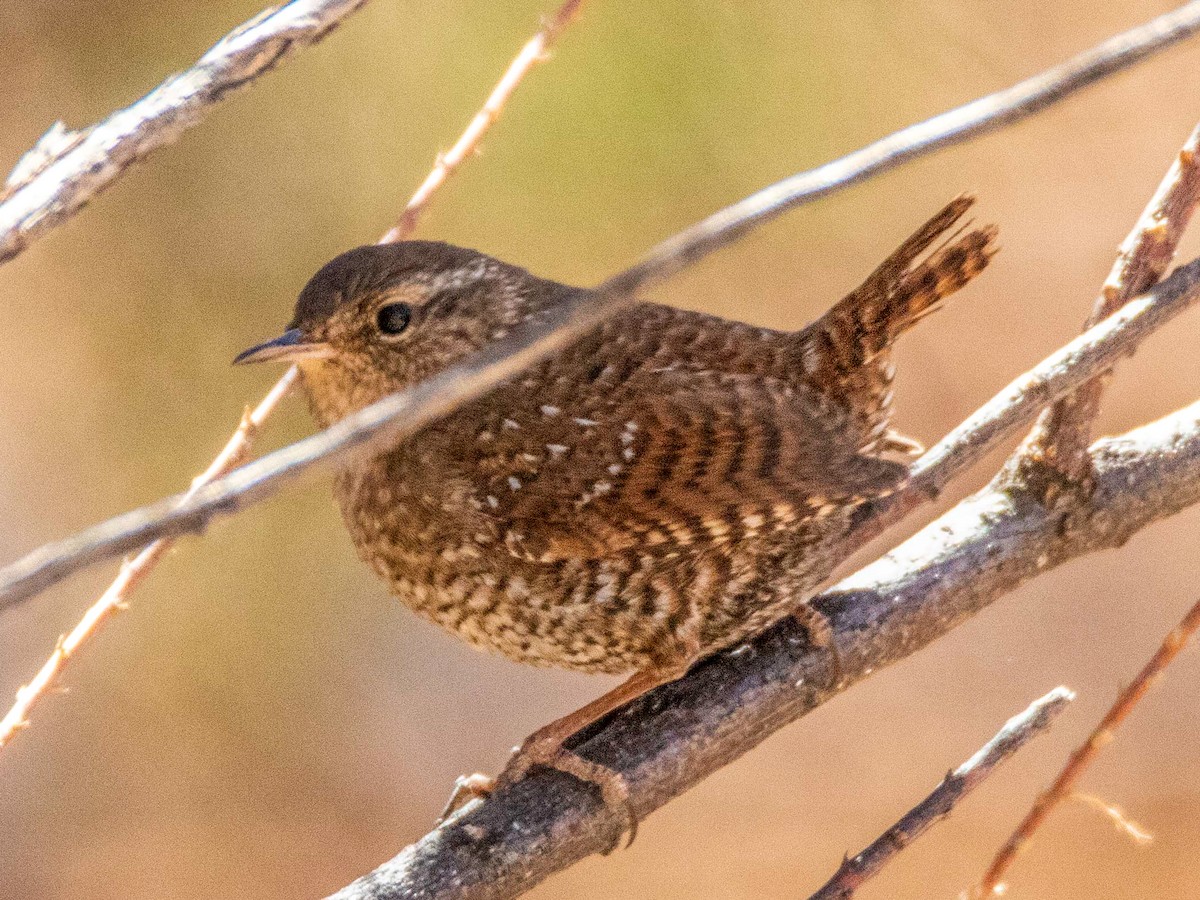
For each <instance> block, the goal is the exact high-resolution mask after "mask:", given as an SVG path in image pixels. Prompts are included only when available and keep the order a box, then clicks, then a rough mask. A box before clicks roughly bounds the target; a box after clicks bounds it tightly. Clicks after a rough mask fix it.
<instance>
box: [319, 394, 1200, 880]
mask: <svg viewBox="0 0 1200 900" xmlns="http://www.w3.org/2000/svg"><path fill="white" fill-rule="evenodd" d="M1091 457H1092V463H1093V465H1094V467H1095V468H1094V471H1095V473H1096V475H1095V477H1096V484H1095V490H1094V491H1093V493H1092V494H1091V496H1090V498H1089V499H1088V501H1087V506H1086V508H1080V509H1076V510H1075V511H1074V514H1073V515H1072V516H1071V518H1070V519H1064V517H1063V516H1062V515H1061V514H1058V513H1055V512H1052V511H1050V510H1047V509H1046V508H1045V507H1044V506H1042V505H1041V504H1040V503H1039V502H1037V501H1036V499H1035V498H1034V496H1033V495H1031V493H1030V492H1029V491H1028V490H1027V489H1026V487H1025V486H1024V485H1023V484H1021V483H1019V482H1016V481H1013V480H1011V478H1009V477H1008V476H1001V477H1000V478H998V479H997V480H996V481H995V482H994V483H993V484H992V485H990V486H989V487H988V488H987V489H985V490H983V491H981V492H980V493H979V494H977V495H975V496H974V497H971V498H969V499H967V500H965V501H964V502H963V503H961V504H959V505H958V506H957V507H955V508H954V509H953V510H951V511H950V512H948V513H947V514H946V515H944V516H942V517H941V518H940V519H938V520H937V521H935V522H933V523H932V524H930V525H929V526H927V527H926V528H924V529H922V530H921V531H920V532H919V533H917V534H916V535H915V536H913V537H912V538H910V539H909V540H908V541H906V542H904V543H903V544H902V545H901V546H900V547H898V548H897V549H896V550H894V551H893V552H891V553H889V554H888V555H887V556H885V557H883V558H881V559H880V560H878V561H876V562H875V563H872V564H871V565H869V566H867V567H866V568H865V569H863V570H861V571H860V572H858V573H856V574H855V575H853V576H852V577H850V578H848V579H846V580H845V581H843V582H841V583H840V584H839V585H837V586H835V587H834V588H833V589H831V590H829V591H827V592H825V593H824V594H822V595H820V596H819V597H818V598H816V600H815V601H814V602H816V603H817V604H818V605H819V606H820V607H821V609H822V610H823V611H824V612H826V614H828V615H829V616H830V618H831V620H832V622H833V626H834V631H835V638H834V640H835V641H836V643H837V649H838V654H839V656H840V660H841V673H842V678H841V679H840V680H839V681H838V682H837V683H836V684H835V683H831V681H830V665H829V654H828V652H827V651H825V650H813V649H810V648H809V647H808V645H807V643H806V640H805V638H804V635H803V632H802V630H801V629H800V627H799V626H797V625H796V624H794V623H793V622H792V621H790V620H787V621H784V622H781V623H780V624H778V625H776V626H774V627H773V628H771V629H769V630H768V631H767V632H766V633H765V634H763V635H762V636H761V637H759V638H758V639H756V640H755V641H753V642H752V643H751V644H750V645H749V648H750V650H749V652H736V653H725V654H721V655H719V656H716V657H713V658H711V659H708V660H705V661H703V662H701V663H700V664H699V665H697V666H696V667H695V668H694V669H693V670H692V671H690V672H689V673H688V674H687V675H686V676H685V677H684V678H682V679H681V680H679V681H677V682H674V683H673V684H668V685H664V686H663V687H661V688H658V689H656V690H654V691H653V692H651V693H650V694H648V695H647V696H646V697H644V698H641V699H640V700H638V701H636V702H635V703H632V704H630V705H629V706H628V707H626V708H624V709H623V710H620V711H619V712H617V713H615V714H614V715H612V716H610V717H608V718H607V719H605V720H603V721H602V722H599V723H597V725H596V726H594V727H593V728H591V729H589V730H588V731H586V732H584V733H583V734H581V735H580V736H579V738H578V739H577V740H576V741H574V742H572V744H571V747H572V749H573V750H575V751H576V752H577V753H580V754H581V755H583V756H585V757H586V758H588V759H591V760H594V761H596V762H598V763H601V764H602V765H605V766H607V767H609V768H611V769H614V770H615V771H617V772H619V773H621V775H622V776H623V777H624V778H625V779H626V782H627V784H628V785H629V790H630V800H631V803H632V806H633V809H634V811H635V812H636V813H637V815H638V816H639V817H645V816H646V815H648V814H650V813H651V812H653V811H654V810H655V809H657V808H658V807H660V806H662V805H663V804H665V803H667V802H668V801H670V800H671V799H672V798H674V797H676V796H678V795H679V794H681V793H683V792H684V791H685V790H687V789H688V788H690V787H691V786H692V785H694V784H696V783H697V782H699V781H701V780H702V779H703V778H705V777H706V776H707V775H709V774H711V773H712V772H714V771H716V770H717V769H719V768H721V767H722V766H724V765H726V764H728V763H730V762H732V761H733V760H734V759H736V758H738V757H739V756H741V755H742V754H743V753H745V752H747V751H748V750H750V749H752V748H753V747H755V746H756V745H757V744H758V743H760V742H761V741H762V740H764V739H765V738H766V737H767V736H768V735H770V734H772V733H773V732H774V731H776V730H778V729H779V728H782V727H783V726H784V725H787V724H788V723H789V722H792V721H794V720H795V719H797V718H799V717H801V716H803V715H804V714H805V713H807V712H809V711H811V710H812V709H814V708H816V707H817V706H819V705H820V704H822V703H824V702H825V701H827V700H829V699H830V698H831V697H833V696H835V695H836V694H838V693H840V692H841V691H842V690H845V689H846V688H847V687H849V686H850V685H852V684H854V683H855V682H857V681H859V680H861V679H863V678H865V677H866V676H867V675H868V674H871V673H873V672H877V671H878V670H879V669H881V668H883V667H884V666H887V665H890V664H891V663H893V662H897V661H898V660H901V659H904V658H905V657H907V656H909V655H911V654H912V653H915V652H916V651H917V650H920V649H921V648H922V647H924V646H926V645H927V644H929V643H930V642H931V641H933V640H935V639H936V638H938V637H940V636H941V635H943V634H945V633H946V632H948V631H950V630H951V629H952V628H954V627H956V626H957V625H959V624H961V623H962V622H964V621H966V620H967V619H968V618H970V617H971V616H972V615H974V614H975V613H977V612H978V611H979V610H981V609H983V608H984V607H986V606H987V605H988V604H990V603H991V602H992V601H994V600H996V599H997V598H999V597H1000V596H1002V595H1003V594H1005V593H1007V592H1008V591H1011V590H1013V589H1014V588H1016V587H1018V586H1020V585H1021V584H1023V583H1024V582H1025V581H1027V580H1028V579H1030V578H1033V577H1035V576H1037V575H1039V574H1041V573H1042V572H1044V571H1046V570H1048V569H1050V568H1053V567H1055V566H1057V565H1061V564H1062V563H1064V562H1067V561H1068V560H1071V559H1074V558H1075V557H1078V556H1081V555H1083V554H1086V553H1092V552H1095V551H1097V550H1101V549H1105V548H1111V547H1118V546H1120V545H1121V544H1123V543H1124V542H1125V541H1127V540H1128V539H1129V538H1130V537H1131V536H1132V535H1133V534H1135V533H1136V532H1137V531H1139V530H1140V529H1142V528H1144V527H1145V526H1146V525H1148V524H1150V523H1151V522H1155V521H1157V520H1159V519H1162V518H1165V517H1167V516H1169V515H1172V514H1174V513H1176V512H1178V511H1179V510H1181V509H1184V508H1186V507H1187V506H1189V505H1191V504H1193V503H1195V502H1197V501H1198V500H1200V403H1198V404H1195V405H1193V406H1190V407H1187V408H1186V409H1183V410H1180V411H1179V412H1176V413H1173V414H1172V415H1170V416H1167V417H1166V418H1164V419H1161V420H1159V421H1157V422H1155V423H1153V424H1151V425H1147V426H1145V427H1143V428H1139V429H1137V430H1136V431H1133V432H1130V433H1129V434H1126V435H1124V436H1122V437H1118V438H1109V439H1105V440H1102V441H1099V442H1097V443H1096V444H1095V445H1093V447H1092V450H1091ZM623 828H624V820H623V818H622V817H621V816H619V815H614V814H613V812H612V811H610V810H609V809H608V808H607V807H605V806H604V805H603V804H602V803H601V802H600V800H599V797H598V795H597V793H596V792H595V790H594V788H591V787H589V786H587V785H585V784H583V783H582V782H578V781H576V780H575V779H574V778H572V777H571V776H569V775H566V774H563V773H561V772H557V771H552V770H546V769H535V770H534V771H532V772H531V773H530V774H529V775H528V776H526V778H525V779H523V780H522V781H520V782H518V783H516V784H514V785H512V786H511V787H508V788H505V789H503V790H501V791H498V792H497V793H496V794H493V795H492V796H491V797H490V798H489V799H488V800H487V801H486V802H483V803H478V804H475V805H472V806H469V807H467V808H466V809H465V810H464V812H463V814H462V815H461V816H459V817H458V818H456V819H454V820H453V821H451V822H448V823H446V824H445V825H443V826H442V827H440V828H438V829H436V830H435V831H433V832H431V833H430V834H428V835H426V836H425V837H424V838H422V839H421V840H420V841H419V842H417V843H416V844H414V845H412V846H410V847H408V848H407V849H405V850H404V851H403V852H401V853H400V855H399V856H397V857H396V858H395V859H393V860H391V861H390V862H388V863H385V864H384V865H383V866H381V867H380V868H378V869H376V870H375V871H374V872H372V873H370V874H369V875H366V876H364V877H363V878H361V879H359V880H358V881H356V882H354V884H352V885H350V886H348V887H346V888H344V889H343V890H342V891H340V892H338V893H337V894H336V895H334V896H335V897H336V898H337V900H385V898H386V900H401V898H414V900H415V898H418V897H419V898H421V900H441V898H446V900H449V898H454V900H481V898H487V900H498V898H507V897H515V896H517V895H519V894H521V893H522V892H524V891H526V890H528V889H529V888H531V887H532V886H533V885H535V884H537V883H539V882H541V881H542V880H544V879H545V878H546V877H548V876H549V875H551V874H553V873H554V872H557V871H560V870H561V869H564V868H566V867H568V866H570V865H571V864H573V863H575V862H577V861H578V860H580V859H582V858H583V857H585V856H588V855H590V854H592V853H598V852H602V851H604V850H605V849H607V848H608V847H610V846H612V844H613V842H614V840H616V838H617V837H618V836H619V834H620V832H621V830H622V829H623Z"/></svg>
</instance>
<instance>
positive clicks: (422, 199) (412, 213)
mask: <svg viewBox="0 0 1200 900" xmlns="http://www.w3.org/2000/svg"><path fill="white" fill-rule="evenodd" d="M581 6H583V0H566V2H564V3H563V5H562V6H560V7H559V8H558V11H557V12H555V14H554V15H553V16H551V17H550V18H549V19H547V20H546V23H545V24H544V25H543V26H542V28H541V30H540V31H538V33H537V34H535V35H534V36H533V37H532V38H530V39H529V42H528V43H526V44H525V46H524V47H522V48H521V52H520V53H518V54H517V56H516V58H515V59H514V60H513V61H512V62H511V63H509V66H508V68H507V69H506V70H505V72H504V74H503V75H502V76H501V77H500V81H498V82H497V83H496V86H495V87H494V88H493V89H492V93H491V94H490V95H489V96H488V98H487V100H486V101H485V102H484V104H483V107H482V108H481V109H480V110H479V112H478V113H476V114H475V118H473V119H472V120H471V123H470V124H469V125H468V126H467V130H466V131H464V132H463V133H462V136H461V137H459V139H458V140H457V141H455V143H454V146H453V147H451V148H450V149H449V150H447V151H446V152H445V153H443V154H439V155H438V158H437V161H436V162H435V163H434V166H433V170H432V171H431V172H430V173H429V174H428V175H427V176H425V180H424V181H423V182H421V186H420V187H419V188H417V192H416V193H415V194H413V195H412V199H410V200H409V201H408V205H407V206H405V207H404V212H403V213H402V214H401V216H400V220H399V221H398V222H397V223H396V227H395V228H393V229H391V230H390V231H389V232H388V233H387V234H385V235H384V236H383V237H382V238H380V239H379V243H381V244H391V243H395V242H396V241H402V240H404V239H405V238H406V237H408V236H409V235H410V234H412V233H413V232H414V231H415V230H416V227H417V219H418V218H420V216H421V213H422V212H424V210H425V204H426V203H428V202H429V198H430V197H432V196H433V194H434V192H435V191H436V190H437V189H438V188H439V187H441V186H442V185H443V184H444V183H445V181H446V179H447V178H449V177H450V176H451V175H453V174H454V173H455V172H456V171H457V170H458V167H459V166H461V165H462V163H463V160H465V159H467V157H469V156H470V155H471V154H473V153H475V152H476V151H477V150H478V149H479V144H480V142H481V141H482V140H483V136H484V135H485V134H487V132H488V129H490V128H491V127H492V125H494V124H495V123H496V119H497V118H499V116H500V112H501V110H503V109H504V105H505V104H506V103H508V98H509V97H511V96H512V93H513V91H515V90H516V89H517V85H519V84H520V83H521V81H522V79H524V78H525V76H526V75H527V74H529V70H530V69H532V68H533V67H534V66H535V65H537V64H538V63H539V62H542V61H543V60H545V59H546V58H547V56H546V54H547V53H548V51H549V50H550V48H551V47H552V46H554V42H555V41H557V40H558V36H559V35H560V34H561V33H562V31H563V29H564V28H566V27H567V26H568V25H570V24H571V20H572V19H574V18H575V16H576V15H577V14H578V12H579V9H580V7H581Z"/></svg>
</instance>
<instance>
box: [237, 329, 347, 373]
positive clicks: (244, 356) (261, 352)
mask: <svg viewBox="0 0 1200 900" xmlns="http://www.w3.org/2000/svg"><path fill="white" fill-rule="evenodd" d="M332 352H333V351H332V349H331V348H330V346H329V345H328V344H324V343H321V342H320V341H309V340H306V339H305V336H304V332H302V331H301V330H300V329H299V328H289V329H288V330H287V331H285V332H284V333H283V334H281V335H280V336H279V337H277V338H275V339H274V340H270V341H266V342H265V343H262V344H258V345H257V346H255V347H251V348H250V349H249V350H244V351H242V352H241V353H239V354H238V355H237V356H236V357H235V358H234V360H233V364H234V365H235V366H240V365H244V364H246V363H260V362H269V361H271V360H282V361H284V362H295V361H296V360H299V359H328V358H329V357H330V356H331V355H332Z"/></svg>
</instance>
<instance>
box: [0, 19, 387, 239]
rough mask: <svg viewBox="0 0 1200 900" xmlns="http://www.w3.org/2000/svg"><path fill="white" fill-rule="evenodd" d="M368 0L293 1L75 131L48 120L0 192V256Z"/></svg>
mask: <svg viewBox="0 0 1200 900" xmlns="http://www.w3.org/2000/svg"><path fill="white" fill-rule="evenodd" d="M366 2H367V0H292V2H291V3H288V4H286V5H284V6H282V7H278V8H272V9H268V10H266V11H264V12H262V13H260V14H259V15H257V16H255V17H254V18H253V19H250V20H249V21H248V22H245V23H243V24H242V25H240V26H239V27H237V28H235V29H234V30H233V31H231V32H230V33H229V34H227V35H226V36H225V37H224V38H222V39H221V40H220V41H218V42H217V44H216V45H215V46H214V47H213V48H212V49H211V50H209V51H208V52H207V53H205V54H204V56H202V57H200V59H199V60H198V61H197V62H196V64H195V65H193V66H192V67H191V68H190V69H188V70H187V71H185V72H181V73H179V74H177V75H172V76H171V77H170V78H168V79H167V80H166V81H164V82H163V83H162V84H160V85H159V86H158V87H156V88H155V89H154V90H152V91H151V92H150V93H149V94H147V95H146V96H144V97H143V98H142V99H140V100H138V101H137V102H136V103H134V104H133V105H132V106H127V107H125V108H124V109H121V110H118V111H117V112H115V113H113V114H112V115H110V116H109V117H108V118H106V119H105V120H104V121H102V122H98V123H96V124H95V125H92V126H90V127H88V128H85V129H83V130H81V131H68V130H67V129H66V128H65V127H64V126H63V125H62V123H56V124H55V125H54V126H53V127H51V129H50V130H49V131H48V132H46V134H45V135H44V136H43V137H42V138H41V140H39V141H38V143H37V145H36V146H35V147H34V148H33V149H32V150H31V151H29V153H27V154H26V155H25V157H24V158H22V160H21V161H20V162H19V163H17V166H16V168H15V169H14V170H13V172H12V174H11V175H10V176H9V178H8V181H7V182H6V184H5V191H4V192H3V193H0V199H2V200H3V202H0V263H4V262H7V261H8V260H10V259H12V258H13V257H14V256H16V255H17V254H19V253H20V252H21V251H22V250H24V249H25V248H26V247H27V246H29V244H30V243H32V242H33V241H34V240H36V239H37V238H39V237H41V236H42V235H43V234H45V233H46V232H48V231H50V229H52V228H55V227H57V226H58V225H61V224H62V223H63V222H65V221H67V220H68V219H70V218H71V217H72V216H74V215H75V213H77V212H78V211H79V210H80V209H82V208H83V207H84V206H85V205H87V203H88V202H89V201H90V200H91V199H92V198H93V197H95V196H96V195H97V194H100V193H101V192H103V191H104V190H106V189H107V188H108V187H109V186H110V185H111V184H112V183H113V182H114V181H116V180H117V179H118V178H119V177H120V176H121V175H123V174H124V173H125V171H126V170H127V169H128V168H129V167H130V166H132V165H133V164H134V163H136V162H138V161H139V160H141V159H143V158H144V157H146V156H148V155H149V154H150V153H152V152H153V151H155V150H157V149H158V148H159V147H162V146H165V145H166V144H170V143H173V142H174V141H175V140H177V139H178V138H179V136H180V135H182V134H183V132H184V131H186V130H187V129H189V128H191V127H192V126H194V125H198V124H199V123H200V122H201V120H203V118H204V117H205V116H206V115H207V114H208V112H209V111H210V110H211V109H212V108H213V107H214V106H216V105H217V104H218V103H220V102H221V101H222V100H224V99H225V98H226V97H227V96H228V95H229V94H231V93H232V92H233V91H235V90H237V89H238V88H241V87H244V86H245V85H247V84H250V83H251V82H252V81H254V80H255V79H256V78H258V77H259V76H261V75H263V74H265V73H267V72H269V71H270V70H271V69H273V68H274V67H275V66H277V65H278V64H279V63H280V62H282V61H283V60H284V59H286V58H287V57H289V56H291V55H292V54H293V53H295V52H297V51H298V50H301V49H303V48H305V47H308V46H311V45H312V44H315V43H317V42H318V41H320V40H321V39H322V38H324V37H325V36H326V35H328V34H329V33H330V32H331V31H333V30H334V29H335V28H336V27H337V26H338V25H339V24H341V22H342V21H343V20H344V19H345V18H346V17H347V16H349V15H350V14H351V13H353V12H356V11H358V10H359V9H360V8H362V7H363V6H364V5H365V4H366Z"/></svg>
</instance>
